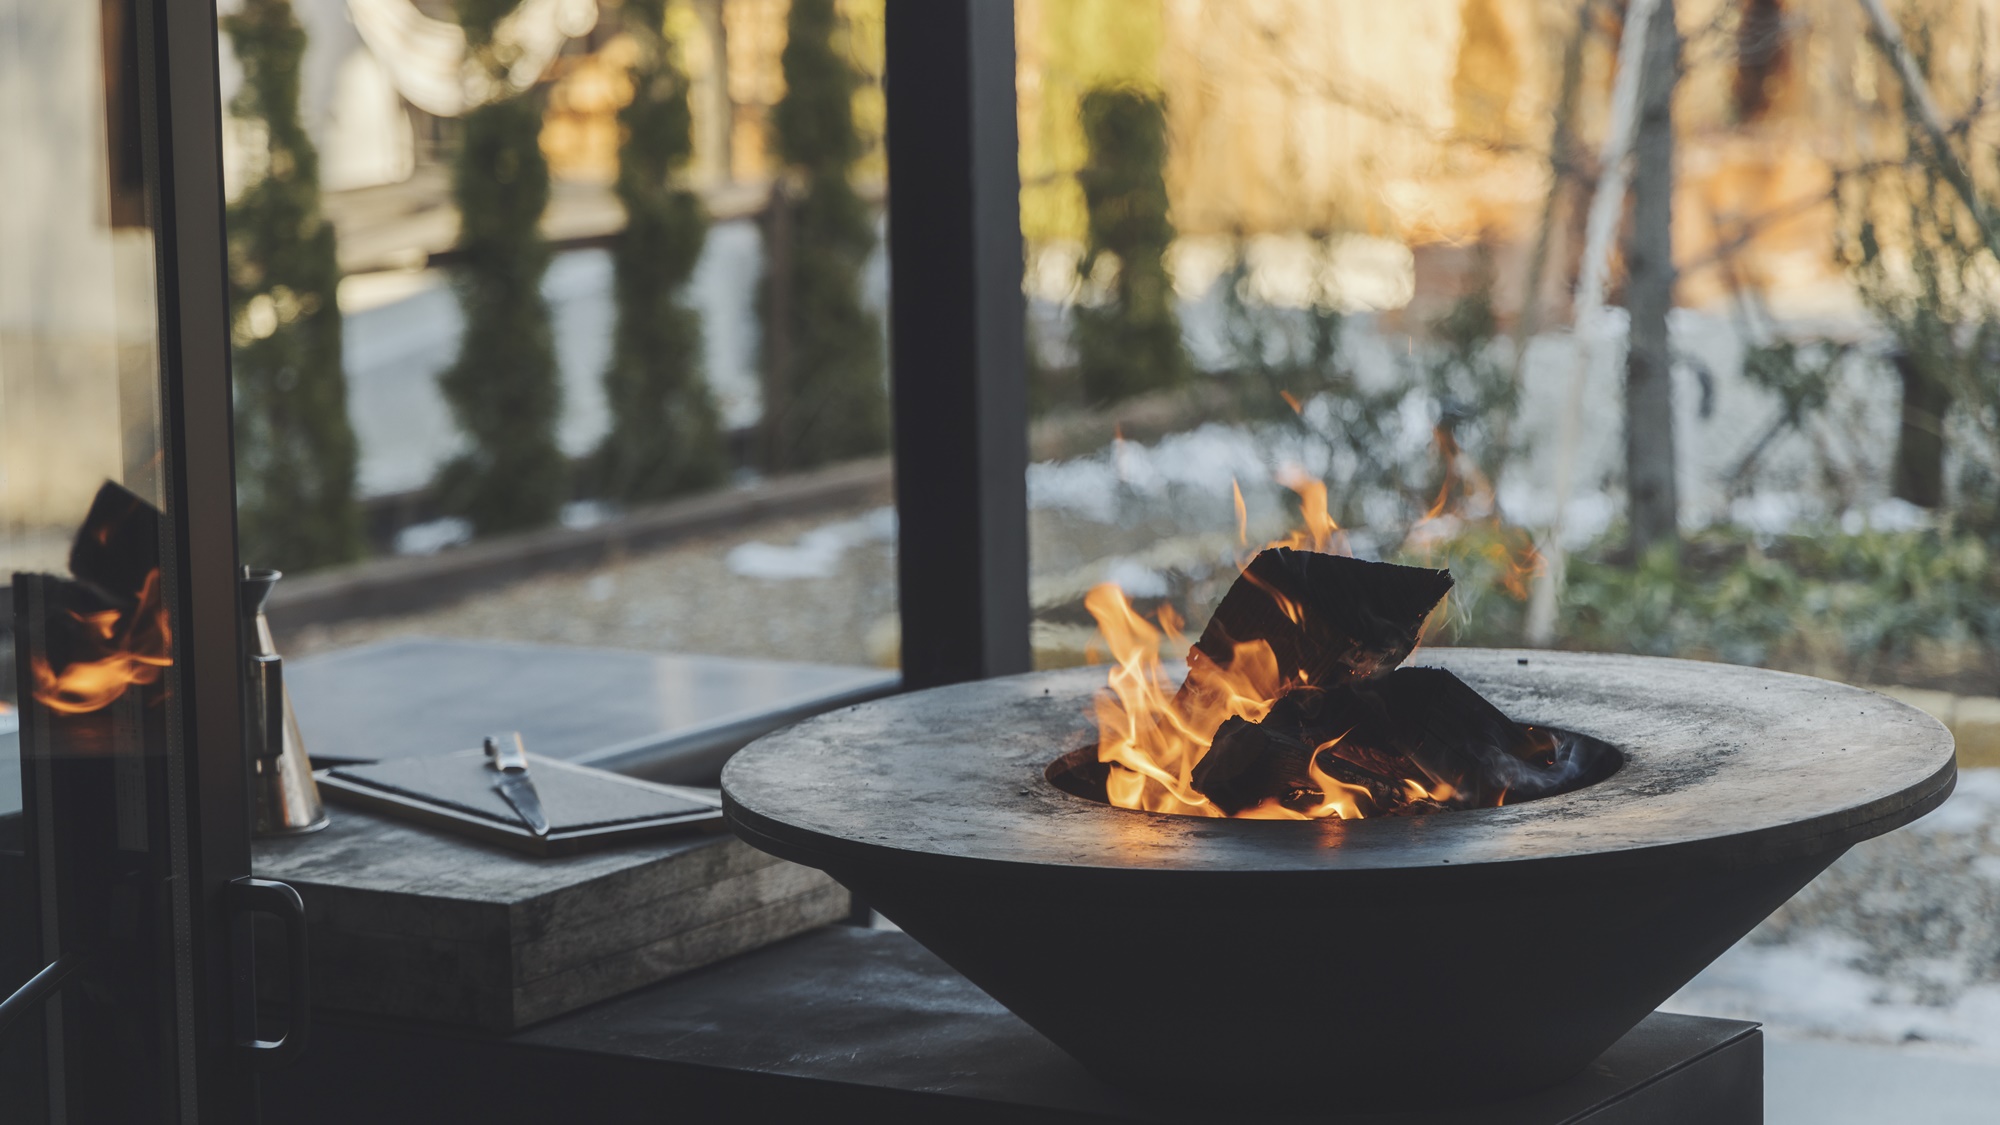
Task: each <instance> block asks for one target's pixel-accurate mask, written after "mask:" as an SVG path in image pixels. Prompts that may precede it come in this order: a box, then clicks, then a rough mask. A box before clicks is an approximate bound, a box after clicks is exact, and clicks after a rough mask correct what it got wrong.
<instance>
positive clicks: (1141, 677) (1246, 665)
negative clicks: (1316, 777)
mask: <svg viewBox="0 0 2000 1125" xmlns="http://www.w3.org/2000/svg"><path fill="white" fill-rule="evenodd" d="M1083 605H1084V608H1085V609H1087V610H1089V611H1090V615H1091V616H1092V617H1094V618H1096V619H1097V628H1098V630H1099V631H1100V632H1101V633H1102V634H1103V635H1104V643H1105V645H1106V647H1107V648H1109V649H1110V651H1111V658H1112V667H1111V672H1110V675H1109V677H1108V679H1107V681H1106V687H1107V689H1108V690H1107V691H1104V692H1099V693H1098V695H1097V698H1096V700H1095V701H1094V705H1093V711H1094V713H1095V716H1096V719H1097V732H1098V737H1097V759H1098V761H1101V762H1106V763H1109V764H1111V765H1112V766H1113V767H1114V768H1113V769H1112V770H1111V773H1110V778H1109V781H1108V783H1107V789H1108V790H1109V794H1110V798H1111V803H1112V804H1114V805H1119V806H1121V807H1123V808H1128V809H1145V810H1146V811H1148V812H1166V813H1182V814H1186V815H1191V816H1222V815H1225V814H1224V813H1223V812H1222V810H1221V809H1218V808H1216V807H1215V805H1214V804H1212V803H1210V801H1209V799H1208V798H1207V797H1204V796H1202V795H1201V794H1200V793H1199V792H1197V791H1196V790H1195V788H1194V784H1193V782H1192V780H1191V779H1192V777H1193V774H1194V767H1195V763H1197V762H1199V761H1201V759H1202V757H1203V756H1204V755H1206V754H1207V753H1208V748H1209V745H1210V741H1211V739H1213V737H1214V735H1215V729H1216V728H1217V727H1219V726H1221V725H1222V724H1223V722H1224V721H1226V720H1228V719H1230V718H1232V717H1233V718H1241V719H1244V720H1246V721H1248V722H1253V723H1254V722H1257V721H1258V720H1260V719H1262V718H1263V717H1264V716H1265V715H1267V714H1269V713H1270V711H1271V705H1272V704H1273V703H1275V702H1277V700H1278V697H1279V696H1280V695H1282V694H1283V692H1284V689H1285V687H1286V685H1285V683H1284V680H1283V677H1281V676H1280V675H1279V673H1278V658H1277V657H1276V656H1275V655H1274V654H1273V653H1272V652H1271V646H1270V644H1269V643H1268V642H1265V641H1251V642H1248V643H1246V644H1241V645H1238V646H1236V652H1235V656H1234V658H1233V659H1232V660H1231V662H1230V665H1229V667H1227V668H1222V667H1219V666H1218V665H1216V664H1215V663H1214V662H1213V661H1210V660H1206V659H1203V658H1202V657H1201V655H1200V653H1199V651H1198V650H1197V651H1195V652H1194V653H1193V654H1192V655H1191V656H1190V657H1189V660H1190V664H1191V667H1190V668H1189V671H1188V687H1189V690H1187V691H1184V692H1179V693H1178V695H1177V693H1176V685H1175V684H1174V683H1173V681H1172V680H1171V679H1170V678H1169V677H1168V676H1167V674H1166V672H1165V670H1164V669H1163V668H1162V667H1161V662H1160V648H1161V645H1162V643H1163V642H1164V643H1166V644H1170V645H1172V646H1173V648H1174V649H1175V650H1176V651H1178V650H1180V649H1182V648H1184V647H1186V645H1187V638H1186V637H1185V636H1184V635H1183V634H1182V633H1181V632H1180V620H1179V618H1178V616H1177V615H1175V614H1174V613H1173V612H1172V611H1171V610H1166V611H1164V612H1162V613H1161V614H1160V615H1159V617H1158V624H1157V625H1155V623H1154V622H1152V621H1148V620H1146V618H1145V617H1143V616H1141V615H1140V614H1139V613H1138V612H1137V611H1136V610H1134V609H1133V608H1132V603H1131V602H1130V601H1128V600H1126V598H1125V592H1124V591H1123V590H1120V589H1119V588H1118V587H1117V586H1115V585H1112V584H1111V583H1108V582H1107V583H1104V584H1102V585H1099V586H1095V587H1093V588H1092V589H1091V591H1090V592H1089V593H1088V594H1086V595H1084V599H1083ZM1118 767H1122V768H1118ZM1253 811H1254V810H1253Z"/></svg>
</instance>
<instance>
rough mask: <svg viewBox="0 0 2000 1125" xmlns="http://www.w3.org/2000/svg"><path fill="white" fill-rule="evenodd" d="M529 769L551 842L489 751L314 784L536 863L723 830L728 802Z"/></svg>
mask: <svg viewBox="0 0 2000 1125" xmlns="http://www.w3.org/2000/svg"><path fill="white" fill-rule="evenodd" d="M528 762H529V769H528V776H529V777H530V778H532V779H533V780H534V783H535V792H536V794H537V796H539V797H540V798H541V804H542V812H543V814H544V815H546V816H547V817H548V821H549V833H548V835H547V836H537V835H536V834H535V833H534V832H533V831H531V830H530V829H529V828H528V826H527V825H526V824H524V823H522V821H521V818H520V815H519V814H517V813H516V812H515V811H514V808H513V806H512V805H509V804H508V803H507V800H506V798H505V797H502V796H501V795H500V793H499V791H498V790H496V789H495V788H494V787H493V783H494V781H495V780H496V779H497V778H498V777H499V776H500V774H499V772H498V771H496V770H494V769H492V768H490V767H489V766H488V764H487V757H486V754H485V752H484V751H483V750H477V749H474V750H460V751H456V752H453V753H450V754H433V755H428V756H425V757H420V758H399V759H393V760H390V761H386V762H375V763H370V764H366V765H351V766H335V767H334V768H332V769H326V770H321V771H319V773H318V774H317V775H316V776H317V777H318V778H319V784H320V788H321V789H322V790H323V791H325V792H326V794H327V796H328V797H329V799H331V800H334V801H338V802H340V803H343V804H352V805H359V806H363V807H366V808H369V809H372V810H374V811H376V812H381V813H385V814H388V815H390V816H397V817H402V818H404V819H410V820H417V821H421V822H423V823H426V824H430V825H432V826H434V827H438V828H444V829H446V830H448V831H452V832H457V833H460V834H462V835H467V836H471V837H473V838H475V839H480V840H485V841H486V842H488V843H494V844H499V845H501V846H502V847H509V848H514V849H516V850H518V851H524V852H528V853H530V854H533V855H566V854H570V853H573V852H576V851H580V850H582V849H584V848H588V847H602V846H604V845H607V844H615V843H621V842H623V841H626V840H633V839H640V838H644V837H651V836H658V835H661V834H664V833H670V832H682V831H701V830H716V829H719V828H720V827H721V825H722V801H721V798H720V797H719V796H718V795H717V794H716V793H715V792H714V791H713V790H704V789H691V788H686V787H683V786H678V785H661V784H658V783H656V782H651V781H641V780H639V779H637V778H631V777H625V776H623V775H620V774H615V773H610V772H607V771H605V770H600V769H593V768H591V767H589V766H578V765H572V764H570V763H568V762H560V761H556V760H555V759H552V758H538V757H535V756H534V755H529V756H528Z"/></svg>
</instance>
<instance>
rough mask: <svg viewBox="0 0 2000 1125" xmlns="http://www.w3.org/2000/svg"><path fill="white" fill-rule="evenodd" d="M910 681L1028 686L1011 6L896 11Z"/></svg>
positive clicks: (895, 258) (901, 428)
mask: <svg viewBox="0 0 2000 1125" xmlns="http://www.w3.org/2000/svg"><path fill="white" fill-rule="evenodd" d="M885 24H886V29H887V42H886V56H887V67H886V80H885V81H886V86H887V90H886V93H887V100H888V148H889V295H890V302H889V303H890V333H889V335H890V370H891V373H892V386H893V402H894V410H895V442H896V503H897V513H898V517H899V520H900V527H901V529H902V530H901V534H900V536H899V543H898V557H897V566H898V571H899V574H898V581H899V587H900V591H899V592H900V608H901V618H902V631H903V638H902V656H903V660H902V664H903V685H904V686H905V687H906V688H919V687H929V686H932V685H936V684H946V683H954V682H957V681H960V680H969V679H978V678H981V677H985V676H997V675H1005V674H1008V673H1012V672H1023V671H1026V670H1028V668H1029V665H1030V654H1029V645H1028V529H1027V478H1026V473H1027V444H1028V438H1027V361H1026V346H1025V339H1024V332H1025V327H1026V325H1025V319H1026V309H1025V305H1024V303H1023V300H1022V297H1021V267H1022V257H1021V226H1020V173H1019V168H1018V160H1019V156H1018V150H1019V142H1018V131H1017V127H1016V123H1015V113H1016V109H1015V94H1014V10H1013V4H1012V3H1011V2H1010V0H889V5H888V10H887V18H886V21H885Z"/></svg>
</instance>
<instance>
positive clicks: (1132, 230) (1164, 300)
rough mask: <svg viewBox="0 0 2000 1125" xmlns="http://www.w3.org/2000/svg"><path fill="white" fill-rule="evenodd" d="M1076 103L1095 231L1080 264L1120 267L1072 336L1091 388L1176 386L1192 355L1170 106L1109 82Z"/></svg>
mask: <svg viewBox="0 0 2000 1125" xmlns="http://www.w3.org/2000/svg"><path fill="white" fill-rule="evenodd" d="M1079 113H1080V116H1081V118H1082V123H1083V136H1084V144H1085V146H1086V152H1087V155H1086V157H1085V160H1084V166H1083V168H1082V170H1081V171H1079V172H1078V173H1077V180H1078V182H1079V184H1080V186H1081V187H1082V188H1083V200H1084V207H1085V209H1086V212H1087V228H1086V229H1087V232H1088V233H1087V238H1086V241H1085V244H1084V254H1083V258H1082V259H1081V260H1080V261H1079V262H1078V263H1077V270H1078V272H1079V273H1081V274H1082V275H1083V276H1084V278H1085V279H1086V280H1089V279H1091V278H1092V277H1093V276H1094V275H1095V274H1096V272H1097V269H1098V266H1099V263H1100V262H1108V263H1109V265H1110V266H1111V267H1112V268H1113V271H1114V272H1115V275H1116V276H1115V278H1114V279H1113V280H1112V281H1111V282H1110V284H1109V286H1108V289H1109V292H1108V293H1106V294H1105V299H1104V300H1103V301H1102V302H1101V303H1097V304H1087V303H1086V304H1079V305H1077V306H1076V308H1075V310H1074V311H1073V312H1072V313H1071V338H1072V340H1073V341H1074V343H1075V346H1076V359H1077V374H1078V376H1079V378H1080V379H1081V381H1082V383H1083V393H1084V396H1085V397H1086V398H1088V399H1089V400H1091V401H1092V402H1096V403H1104V402H1113V401H1116V400H1118V399H1121V398H1126V397H1129V396H1131V395H1135V394H1141V393H1143V392H1146V391H1152V390H1158V389H1161V388H1165V387H1172V386H1175V385H1177V384H1179V383H1181V382H1182V381H1184V380H1185V379H1186V378H1187V376H1188V372H1189V365H1188V359H1187V352H1186V351H1185V349H1184V348H1183V347H1182V345H1181V325H1180V316H1179V314H1178V313H1177V312H1176V311H1175V310H1174V286H1173V281H1172V279H1171V278H1169V277H1168V276H1167V263H1166V256H1167V247H1168V246H1170V245H1171V244H1172V243H1173V240H1174V225H1173V223H1172V221H1170V220H1169V219H1168V217H1167V181H1166V176H1165V174H1164V169H1165V167H1166V163H1167V113H1166V107H1165V106H1164V105H1162V104H1161V102H1160V99H1158V98H1156V97H1153V96H1151V95H1149V94H1146V93H1143V92H1141V91H1138V90H1134V89H1130V88H1127V87H1103V88H1099V89H1095V90H1092V91H1090V92H1089V93H1086V94H1085V95H1084V96H1083V100H1082V103H1081V106H1080V107H1079Z"/></svg>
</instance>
